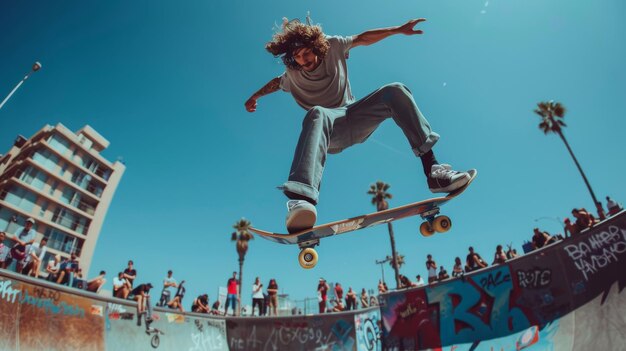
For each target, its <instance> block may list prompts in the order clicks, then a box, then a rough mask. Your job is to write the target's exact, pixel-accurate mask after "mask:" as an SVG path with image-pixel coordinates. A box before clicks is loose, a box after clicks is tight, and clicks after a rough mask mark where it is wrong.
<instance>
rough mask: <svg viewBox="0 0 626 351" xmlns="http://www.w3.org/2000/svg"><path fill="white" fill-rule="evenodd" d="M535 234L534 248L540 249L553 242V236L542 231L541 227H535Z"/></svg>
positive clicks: (533, 239)
mask: <svg viewBox="0 0 626 351" xmlns="http://www.w3.org/2000/svg"><path fill="white" fill-rule="evenodd" d="M533 231H534V234H533V238H532V245H533V249H535V250H536V249H540V248H542V247H544V246H546V245H548V244H550V243H551V242H552V237H551V236H550V234H548V232H545V231H543V232H542V231H540V230H539V228H535V229H533Z"/></svg>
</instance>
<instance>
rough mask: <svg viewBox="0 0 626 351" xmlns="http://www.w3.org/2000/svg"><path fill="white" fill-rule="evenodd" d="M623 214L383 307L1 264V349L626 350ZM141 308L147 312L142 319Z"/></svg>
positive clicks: (394, 297) (395, 297) (384, 300)
mask: <svg viewBox="0 0 626 351" xmlns="http://www.w3.org/2000/svg"><path fill="white" fill-rule="evenodd" d="M625 286H626V214H621V215H620V216H618V217H615V218H612V219H610V220H608V221H606V222H604V223H602V224H601V225H599V226H597V227H596V228H593V230H590V231H588V232H586V233H582V234H579V235H577V236H575V237H574V238H569V239H567V240H565V241H562V242H559V243H557V244H554V245H552V246H549V247H546V248H544V249H542V250H539V251H536V252H533V253H531V254H528V255H525V256H522V257H520V258H517V259H515V260H512V261H509V262H507V263H506V264H504V265H500V266H495V267H490V268H488V269H484V270H481V271H478V272H475V273H473V274H468V275H465V276H464V277H462V278H456V279H452V280H448V281H446V282H443V283H439V284H434V285H430V286H427V287H423V288H419V289H410V290H403V291H398V292H392V293H389V294H385V295H383V296H381V297H379V301H380V303H381V308H380V309H378V308H370V309H365V310H359V311H352V312H343V313H334V314H327V315H315V316H291V317H275V318H270V317H268V318H222V317H207V316H202V315H198V314H190V313H186V314H181V313H173V312H172V311H171V310H166V309H161V308H157V309H155V311H154V312H153V319H154V321H153V322H152V323H151V324H150V325H149V326H146V324H145V321H143V322H142V323H138V320H137V313H136V305H135V304H134V303H133V302H131V301H125V300H120V299H113V298H107V297H102V296H98V295H94V294H90V293H86V292H84V291H79V290H76V289H69V288H66V287H60V286H58V285H53V284H50V283H48V282H45V281H42V280H39V279H33V278H28V277H24V276H22V275H17V274H14V273H12V272H8V271H5V270H0V351H2V350H155V349H160V350H189V351H200V350H234V351H238V350H263V351H266V350H272V351H275V350H329V351H331V350H332V351H336V350H337V351H338V350H359V351H360V350H363V351H374V350H450V351H453V350H458V351H461V350H468V351H475V350H488V351H505V350H516V351H519V350H542V351H543V350H581V351H582V350H590V349H593V350H626V346H625V345H626V293H624V292H623V290H624V287H625ZM142 320H143V319H142Z"/></svg>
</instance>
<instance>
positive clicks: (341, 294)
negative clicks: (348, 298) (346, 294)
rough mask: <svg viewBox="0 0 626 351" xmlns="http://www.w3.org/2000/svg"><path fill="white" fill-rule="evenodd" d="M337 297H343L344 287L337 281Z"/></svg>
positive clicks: (340, 298)
mask: <svg viewBox="0 0 626 351" xmlns="http://www.w3.org/2000/svg"><path fill="white" fill-rule="evenodd" d="M335 298H336V299H337V300H342V299H343V288H342V287H341V284H339V283H335Z"/></svg>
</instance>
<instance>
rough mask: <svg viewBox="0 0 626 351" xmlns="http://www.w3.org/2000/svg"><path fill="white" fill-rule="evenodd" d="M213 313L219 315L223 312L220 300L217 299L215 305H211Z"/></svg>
mask: <svg viewBox="0 0 626 351" xmlns="http://www.w3.org/2000/svg"><path fill="white" fill-rule="evenodd" d="M210 313H211V314H214V315H217V316H221V315H222V313H221V312H220V300H215V302H213V305H212V306H211V312H210Z"/></svg>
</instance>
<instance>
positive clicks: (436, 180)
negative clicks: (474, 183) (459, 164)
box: [428, 164, 471, 193]
mask: <svg viewBox="0 0 626 351" xmlns="http://www.w3.org/2000/svg"><path fill="white" fill-rule="evenodd" d="M470 178H471V177H470V175H469V173H467V172H458V171H454V170H452V166H450V165H447V164H441V165H433V166H432V167H431V168H430V176H429V177H428V188H429V189H430V191H431V192H433V193H449V192H452V191H454V190H456V189H459V188H461V187H462V186H464V185H465V184H467V182H469V180H470Z"/></svg>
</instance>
